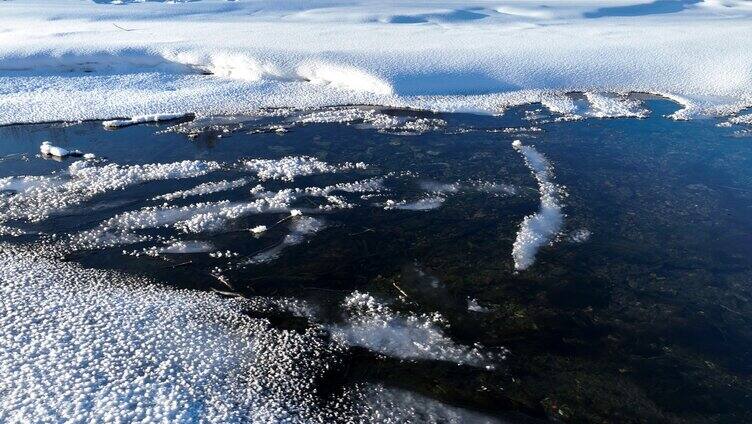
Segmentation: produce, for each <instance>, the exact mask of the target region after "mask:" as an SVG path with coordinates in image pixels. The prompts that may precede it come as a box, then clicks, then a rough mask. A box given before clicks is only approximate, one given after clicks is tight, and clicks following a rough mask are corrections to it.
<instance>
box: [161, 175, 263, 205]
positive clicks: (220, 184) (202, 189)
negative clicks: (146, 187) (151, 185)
mask: <svg viewBox="0 0 752 424" xmlns="http://www.w3.org/2000/svg"><path fill="white" fill-rule="evenodd" d="M246 184H248V180H247V179H245V178H240V179H237V180H234V181H227V180H222V181H216V182H208V183H203V184H199V185H197V186H196V187H193V188H191V189H188V190H179V191H175V192H172V193H167V194H162V195H160V196H156V197H154V199H153V200H167V201H170V200H175V199H185V198H187V197H191V196H203V195H206V194H211V193H218V192H220V191H228V190H234V189H236V188H238V187H243V186H244V185H246Z"/></svg>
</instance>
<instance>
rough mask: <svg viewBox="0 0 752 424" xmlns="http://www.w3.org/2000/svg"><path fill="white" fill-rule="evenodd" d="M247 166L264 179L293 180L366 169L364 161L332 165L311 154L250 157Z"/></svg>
mask: <svg viewBox="0 0 752 424" xmlns="http://www.w3.org/2000/svg"><path fill="white" fill-rule="evenodd" d="M245 166H246V167H247V168H248V169H249V170H250V171H252V172H255V173H256V175H257V176H258V178H259V179H260V180H262V181H266V180H283V181H293V180H294V179H295V177H298V176H306V175H314V174H328V173H336V172H343V171H350V170H354V169H365V168H366V167H367V165H366V164H365V163H363V162H358V163H350V162H345V163H342V164H338V165H331V164H328V163H326V162H323V161H320V160H318V159H316V158H314V157H311V156H287V157H284V158H282V159H250V160H246V161H245Z"/></svg>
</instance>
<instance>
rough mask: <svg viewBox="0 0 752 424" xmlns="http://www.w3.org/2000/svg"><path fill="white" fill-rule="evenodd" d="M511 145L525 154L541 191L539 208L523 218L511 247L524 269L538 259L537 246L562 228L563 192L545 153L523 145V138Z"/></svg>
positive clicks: (548, 239)
mask: <svg viewBox="0 0 752 424" xmlns="http://www.w3.org/2000/svg"><path fill="white" fill-rule="evenodd" d="M512 147H514V149H515V150H517V151H518V152H519V153H520V154H521V155H522V157H523V158H525V164H526V165H527V167H528V168H530V172H532V174H533V176H534V177H535V179H536V180H537V181H538V191H539V192H540V208H539V209H538V212H536V213H535V214H533V215H529V216H526V217H525V219H523V220H522V223H521V224H520V229H519V231H517V238H516V239H515V241H514V245H513V247H512V258H514V268H515V269H516V270H524V269H527V268H528V267H530V265H532V264H533V263H534V262H535V255H536V254H537V253H538V250H539V249H540V248H541V247H542V246H544V245H546V244H548V243H549V242H551V241H552V240H553V238H554V237H555V236H556V235H557V234H558V233H559V231H560V230H561V226H562V224H563V222H564V214H563V213H562V208H563V205H562V203H561V197H562V195H563V194H564V192H563V190H562V188H561V187H559V186H558V185H556V184H555V183H554V182H553V181H552V180H553V177H554V175H553V168H552V166H551V164H550V163H549V162H548V159H546V157H545V156H543V155H542V154H540V153H539V152H538V151H537V150H535V148H534V147H532V146H524V145H523V144H522V142H521V141H520V140H515V141H514V142H513V143H512Z"/></svg>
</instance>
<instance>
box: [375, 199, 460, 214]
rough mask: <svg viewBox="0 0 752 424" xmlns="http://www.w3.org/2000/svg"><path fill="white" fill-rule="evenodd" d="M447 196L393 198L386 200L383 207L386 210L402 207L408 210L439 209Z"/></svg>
mask: <svg viewBox="0 0 752 424" xmlns="http://www.w3.org/2000/svg"><path fill="white" fill-rule="evenodd" d="M445 201H446V198H445V197H443V196H429V197H424V198H421V199H418V200H414V201H407V200H400V201H396V200H392V199H389V200H387V201H386V202H384V204H383V207H384V209H386V210H390V209H401V210H407V211H428V210H432V209H438V208H440V207H441V205H443V204H444V202H445Z"/></svg>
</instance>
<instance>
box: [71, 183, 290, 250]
mask: <svg viewBox="0 0 752 424" xmlns="http://www.w3.org/2000/svg"><path fill="white" fill-rule="evenodd" d="M295 198H296V197H295V196H294V195H293V190H290V189H286V190H280V191H278V192H275V193H270V194H267V195H265V196H263V197H261V198H259V199H256V200H255V201H253V202H237V203H232V202H230V201H227V200H225V201H221V202H207V203H195V204H192V205H188V206H181V207H178V206H166V207H147V208H143V209H140V210H137V211H130V212H124V213H121V214H119V215H116V216H114V217H112V218H110V219H107V220H106V221H104V222H102V223H101V224H100V225H99V226H97V227H96V228H94V229H92V230H88V231H84V232H81V233H78V234H75V235H74V236H73V237H72V239H71V242H72V244H73V245H74V246H76V247H78V248H85V249H92V248H100V247H110V246H117V245H122V244H130V243H134V242H138V241H142V240H143V237H139V236H138V235H137V234H135V233H134V231H136V230H144V229H149V228H160V227H172V228H174V229H175V230H177V231H182V232H184V233H202V232H207V231H216V230H219V229H221V228H223V227H224V226H225V225H226V224H227V223H228V222H229V221H232V220H235V219H238V218H240V217H242V216H245V215H249V214H261V213H278V212H286V211H288V210H290V204H291V203H292V202H293V201H294V200H295Z"/></svg>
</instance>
